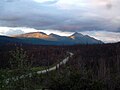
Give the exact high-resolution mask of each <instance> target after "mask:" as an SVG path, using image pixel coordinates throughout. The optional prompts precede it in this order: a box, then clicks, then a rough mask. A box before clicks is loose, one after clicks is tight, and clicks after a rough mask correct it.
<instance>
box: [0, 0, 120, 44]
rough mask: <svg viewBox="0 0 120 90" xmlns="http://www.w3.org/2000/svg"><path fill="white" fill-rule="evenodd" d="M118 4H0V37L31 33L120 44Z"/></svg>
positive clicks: (42, 0) (60, 0) (9, 0)
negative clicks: (75, 34) (84, 36)
mask: <svg viewBox="0 0 120 90" xmlns="http://www.w3.org/2000/svg"><path fill="white" fill-rule="evenodd" d="M119 3H120V0H0V35H15V34H22V33H27V32H33V31H37V32H38V31H42V32H45V33H47V34H49V33H55V34H59V35H62V36H68V35H71V34H72V33H73V32H80V33H82V34H88V35H90V36H92V37H94V38H96V39H99V40H102V41H104V42H118V41H120V11H119V10H120V5H119Z"/></svg>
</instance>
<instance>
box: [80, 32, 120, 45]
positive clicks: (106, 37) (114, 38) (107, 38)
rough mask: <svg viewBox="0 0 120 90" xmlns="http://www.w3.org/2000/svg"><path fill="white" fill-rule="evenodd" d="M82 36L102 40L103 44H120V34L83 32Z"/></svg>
mask: <svg viewBox="0 0 120 90" xmlns="http://www.w3.org/2000/svg"><path fill="white" fill-rule="evenodd" d="M81 33H83V34H87V35H90V36H92V37H94V38H96V39H99V40H102V41H104V42H105V43H112V42H120V33H116V32H108V31H85V32H81Z"/></svg>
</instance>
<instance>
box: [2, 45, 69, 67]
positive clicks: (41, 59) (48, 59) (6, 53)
mask: <svg viewBox="0 0 120 90" xmlns="http://www.w3.org/2000/svg"><path fill="white" fill-rule="evenodd" d="M17 47H19V48H22V49H23V50H24V51H25V52H26V54H27V56H28V58H29V60H30V62H31V61H32V66H33V67H38V66H48V65H53V64H56V63H58V62H60V61H61V60H62V59H64V58H65V57H66V54H67V53H66V51H65V49H64V48H63V47H59V46H42V45H41V46H40V45H14V44H11V45H10V44H9V45H6V46H0V68H9V66H10V65H9V60H10V57H11V56H10V51H14V50H15V49H16V48H17Z"/></svg>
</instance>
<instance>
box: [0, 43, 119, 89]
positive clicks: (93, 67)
mask: <svg viewBox="0 0 120 90" xmlns="http://www.w3.org/2000/svg"><path fill="white" fill-rule="evenodd" d="M7 48H8V47H6V49H5V50H7V51H11V50H9V49H7ZM22 48H23V49H19V50H18V49H17V50H18V51H17V50H16V49H14V48H12V51H13V52H12V54H9V56H6V57H4V55H6V54H5V52H4V51H2V49H1V53H0V54H1V56H0V57H4V59H5V61H6V63H8V64H7V65H6V63H5V64H4V65H2V66H1V70H0V73H1V74H0V85H1V89H0V90H16V89H18V90H38V89H42V88H49V89H51V90H120V43H116V44H103V45H102V44H101V45H75V46H27V47H26V46H23V47H22ZM66 51H70V52H73V53H74V56H73V57H72V58H70V60H69V62H68V63H67V64H66V65H62V66H61V67H60V68H59V69H57V70H56V71H52V72H49V73H46V74H40V75H38V74H36V73H34V74H32V75H29V76H27V77H25V78H20V76H21V75H25V74H28V73H31V72H32V73H33V70H34V71H37V70H40V69H44V68H47V67H48V66H51V65H53V64H55V63H57V62H59V61H60V60H62V59H63V58H64V57H65V56H66V55H65V52H66ZM33 52H34V53H33ZM38 52H39V53H40V54H38ZM46 52H47V53H46ZM48 52H49V54H48ZM9 53H10V52H9ZM18 53H19V54H18ZM31 54H33V56H32V55H31ZM17 55H18V56H17ZM37 55H38V56H37ZM47 55H48V56H47ZM49 55H50V56H53V57H51V58H54V60H53V59H51V58H50V57H49ZM13 56H14V57H13ZM34 56H35V57H37V58H33V57H34ZM10 57H11V59H10ZM41 57H47V59H50V60H48V61H49V62H48V61H47V59H42V58H41ZM48 57H49V58H48ZM13 58H14V59H13ZM38 58H40V59H38ZM8 59H9V60H8ZM34 59H35V60H34ZM12 60H13V61H12ZM29 60H30V61H29ZM55 60H56V61H55ZM58 60H59V61H58ZM10 61H12V63H9V62H10ZM16 61H18V62H17V63H14V62H16ZM33 61H34V62H33ZM43 61H44V63H43ZM1 62H2V61H1ZM2 64H3V62H2ZM14 65H15V66H14ZM38 66H39V68H34V67H38ZM40 66H42V67H41V68H40ZM5 67H7V68H5ZM8 71H9V72H8ZM14 76H19V79H18V80H17V81H14V80H12V79H11V81H10V82H9V84H6V83H5V80H6V79H8V78H10V77H14Z"/></svg>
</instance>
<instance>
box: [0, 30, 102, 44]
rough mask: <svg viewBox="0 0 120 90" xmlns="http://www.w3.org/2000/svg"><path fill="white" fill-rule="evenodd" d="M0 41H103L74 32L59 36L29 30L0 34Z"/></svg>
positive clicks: (39, 42) (49, 42) (60, 42)
mask: <svg viewBox="0 0 120 90" xmlns="http://www.w3.org/2000/svg"><path fill="white" fill-rule="evenodd" d="M0 43H1V45H2V44H8V43H18V44H20V43H22V44H37V45H75V44H102V43H103V42H102V41H100V40H97V39H95V38H93V37H90V36H88V35H83V34H81V33H77V32H75V33H74V34H72V35H70V36H60V35H56V34H53V33H51V34H49V35H47V34H46V33H43V32H31V33H25V34H20V35H14V36H9V37H7V36H0Z"/></svg>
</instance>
